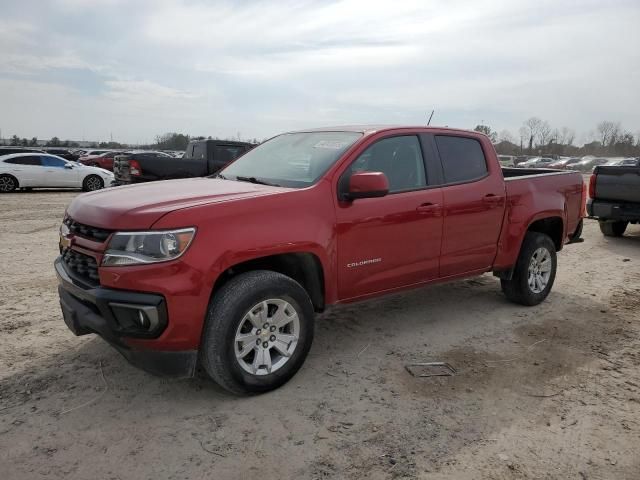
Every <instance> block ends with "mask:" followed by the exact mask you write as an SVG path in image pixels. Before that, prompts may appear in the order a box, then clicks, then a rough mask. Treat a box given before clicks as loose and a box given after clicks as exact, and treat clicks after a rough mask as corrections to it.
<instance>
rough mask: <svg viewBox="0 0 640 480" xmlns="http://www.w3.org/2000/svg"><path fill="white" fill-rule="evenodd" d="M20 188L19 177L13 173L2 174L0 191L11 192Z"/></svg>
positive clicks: (0, 176)
mask: <svg viewBox="0 0 640 480" xmlns="http://www.w3.org/2000/svg"><path fill="white" fill-rule="evenodd" d="M17 188H18V179H17V178H16V177H14V176H13V175H0V192H2V193H11V192H15V191H16V189H17Z"/></svg>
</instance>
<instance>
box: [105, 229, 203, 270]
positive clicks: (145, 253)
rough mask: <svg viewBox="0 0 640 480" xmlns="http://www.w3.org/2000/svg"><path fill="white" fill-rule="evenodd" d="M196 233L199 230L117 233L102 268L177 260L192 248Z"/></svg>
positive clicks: (113, 237) (112, 238)
mask: <svg viewBox="0 0 640 480" xmlns="http://www.w3.org/2000/svg"><path fill="white" fill-rule="evenodd" d="M195 233H196V229H195V228H182V229H180V230H158V231H153V230H152V231H148V232H118V233H115V234H114V235H113V236H112V237H111V241H110V242H109V246H108V247H107V251H106V252H105V255H104V257H103V259H102V265H104V266H105V267H116V266H125V265H139V264H144V263H157V262H166V261H169V260H174V259H176V258H178V257H179V256H180V255H182V254H183V253H184V252H185V251H186V250H187V248H189V245H191V241H192V240H193V236H194V235H195Z"/></svg>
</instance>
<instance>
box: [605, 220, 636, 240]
mask: <svg viewBox="0 0 640 480" xmlns="http://www.w3.org/2000/svg"><path fill="white" fill-rule="evenodd" d="M598 224H599V225H600V231H601V232H602V234H603V235H604V236H605V237H621V236H622V235H624V232H625V230H626V229H627V226H628V225H629V222H623V221H617V222H607V221H603V220H600V221H599V222H598Z"/></svg>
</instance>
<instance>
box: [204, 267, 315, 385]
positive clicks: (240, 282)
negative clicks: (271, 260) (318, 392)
mask: <svg viewBox="0 0 640 480" xmlns="http://www.w3.org/2000/svg"><path fill="white" fill-rule="evenodd" d="M269 299H278V300H280V299H281V300H284V301H286V302H288V303H289V304H290V306H291V307H292V308H293V309H294V310H295V311H296V313H297V314H298V319H299V335H298V343H297V345H296V346H295V349H294V350H293V352H292V353H291V356H290V357H288V360H286V363H284V364H283V365H282V366H281V367H279V368H278V369H277V370H275V371H273V372H271V373H265V374H263V375H255V374H252V373H250V372H248V371H246V370H245V369H244V368H243V367H242V366H241V364H240V361H239V360H238V359H236V352H235V347H236V332H237V330H238V328H239V327H240V325H241V323H243V322H246V320H245V316H246V315H247V314H248V313H249V311H250V310H251V309H252V308H253V307H255V306H256V305H258V304H259V303H260V302H262V301H265V300H269ZM313 331H314V311H313V305H312V304H311V299H310V298H309V295H307V292H306V291H305V290H304V288H302V286H300V284H299V283H297V282H296V281H295V280H293V279H291V278H289V277H287V276H285V275H282V274H280V273H276V272H272V271H267V270H256V271H253V272H248V273H243V274H240V275H238V276H237V277H234V278H232V279H231V280H229V281H228V282H227V283H226V284H225V285H223V286H222V288H221V289H220V290H219V291H218V292H217V293H216V294H215V295H214V296H213V298H212V299H211V302H210V303H209V309H208V312H207V318H206V323H205V327H204V331H203V335H202V342H201V345H200V361H201V364H202V366H203V367H204V369H205V371H206V372H207V374H208V375H209V376H210V377H211V378H212V379H213V380H214V381H215V382H216V383H217V384H219V385H220V386H221V387H223V388H224V389H226V390H228V391H230V392H232V393H234V394H237V395H244V394H255V393H262V392H267V391H269V390H273V389H276V388H278V387H280V386H281V385H283V384H284V383H286V382H287V381H289V379H291V377H293V376H294V375H295V373H296V372H297V371H298V370H299V369H300V367H301V366H302V364H303V363H304V360H305V358H306V357H307V353H308V352H309V348H311V343H312V341H313ZM243 346H244V344H243ZM258 348H259V347H258ZM255 354H256V355H257V350H256V353H255ZM270 358H271V357H270ZM270 361H271V360H270Z"/></svg>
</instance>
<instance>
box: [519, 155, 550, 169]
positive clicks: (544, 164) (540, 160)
mask: <svg viewBox="0 0 640 480" xmlns="http://www.w3.org/2000/svg"><path fill="white" fill-rule="evenodd" d="M553 162H554V160H553V158H549V157H533V158H530V159H529V160H527V161H526V162H522V163H519V164H517V165H516V168H548V167H549V165H551V164H552V163H553Z"/></svg>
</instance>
